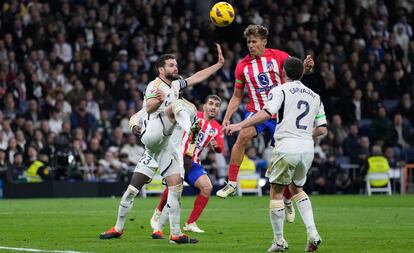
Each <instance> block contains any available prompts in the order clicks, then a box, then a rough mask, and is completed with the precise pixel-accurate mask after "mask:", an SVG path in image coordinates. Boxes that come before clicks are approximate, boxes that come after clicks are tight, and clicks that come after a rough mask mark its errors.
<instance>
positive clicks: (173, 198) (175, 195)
mask: <svg viewBox="0 0 414 253" xmlns="http://www.w3.org/2000/svg"><path fill="white" fill-rule="evenodd" d="M182 192H183V185H182V184H179V185H174V186H171V187H168V199H167V204H166V205H165V207H164V209H166V208H167V209H168V218H169V219H170V234H171V235H172V236H179V235H181V229H180V211H181V208H180V199H181V193H182Z"/></svg>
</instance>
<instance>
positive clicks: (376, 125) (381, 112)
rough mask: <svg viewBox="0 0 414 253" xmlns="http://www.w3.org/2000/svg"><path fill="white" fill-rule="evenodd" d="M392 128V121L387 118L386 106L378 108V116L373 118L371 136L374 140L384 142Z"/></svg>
mask: <svg viewBox="0 0 414 253" xmlns="http://www.w3.org/2000/svg"><path fill="white" fill-rule="evenodd" d="M391 128H392V122H391V120H390V119H388V118H387V111H386V110H385V107H380V108H379V109H378V113H377V117H376V118H375V119H373V120H372V123H371V127H370V131H369V133H370V137H371V140H372V141H373V142H377V143H381V144H383V142H384V140H385V138H386V136H387V134H388V132H389V131H390V130H391Z"/></svg>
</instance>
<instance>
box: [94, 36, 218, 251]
mask: <svg viewBox="0 0 414 253" xmlns="http://www.w3.org/2000/svg"><path fill="white" fill-rule="evenodd" d="M217 51H218V62H217V63H216V64H214V65H212V66H210V67H208V68H205V69H203V70H201V71H198V72H197V73H195V74H194V75H192V76H190V77H188V78H187V79H180V77H179V75H178V64H177V61H176V59H175V57H174V55H171V54H165V55H162V56H160V57H159V59H158V60H157V62H156V64H155V69H156V72H157V74H158V77H157V78H156V79H155V80H153V81H152V82H150V83H149V84H148V87H147V89H146V91H145V111H146V112H147V115H148V116H147V120H145V121H144V128H145V130H143V131H142V133H141V141H142V143H144V145H145V147H146V153H145V154H146V156H145V157H144V158H143V159H141V161H140V162H139V163H138V165H137V168H136V169H135V171H134V174H133V176H132V179H131V183H130V185H129V186H128V189H127V190H126V192H125V193H124V195H123V196H122V198H121V202H120V205H119V211H118V219H117V223H116V225H115V227H112V228H111V229H109V230H107V231H105V232H103V233H102V234H100V238H101V239H111V238H117V237H120V236H121V235H122V234H123V232H124V224H125V220H126V215H127V214H128V212H129V210H130V209H131V208H132V205H133V201H134V198H135V196H136V195H137V194H138V193H139V191H140V189H141V188H142V186H143V185H144V184H145V183H147V182H148V181H150V180H151V179H152V177H153V176H154V174H155V172H156V168H154V167H152V166H154V165H155V164H151V160H152V159H154V160H155V161H156V162H157V163H158V168H159V170H160V173H161V175H162V176H163V178H164V179H165V181H166V183H167V186H168V189H169V193H168V199H167V205H166V207H167V208H168V214H169V220H170V242H171V243H196V242H197V240H196V239H194V238H190V237H189V236H187V235H185V234H182V233H181V229H180V197H181V193H182V190H183V183H182V180H183V179H182V178H183V176H184V168H183V162H182V159H183V158H182V154H183V146H182V142H183V141H186V139H185V138H184V140H183V134H184V132H185V133H187V134H189V133H190V129H191V125H192V123H193V122H194V120H195V119H196V112H197V110H196V108H195V106H194V105H193V104H191V103H190V102H188V101H186V100H183V99H178V94H179V92H180V91H181V90H182V89H184V88H186V87H187V86H192V85H195V84H198V83H200V82H202V81H204V80H205V79H207V78H208V77H209V76H211V75H212V74H214V73H215V72H216V71H217V70H219V69H220V68H221V67H222V66H223V63H224V57H223V54H222V52H221V48H220V45H218V44H217ZM149 165H152V166H149Z"/></svg>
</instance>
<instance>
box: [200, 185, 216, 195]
mask: <svg viewBox="0 0 414 253" xmlns="http://www.w3.org/2000/svg"><path fill="white" fill-rule="evenodd" d="M212 190H213V186H212V185H211V183H208V184H207V183H206V184H203V185H202V186H201V187H200V193H202V194H203V195H207V196H210V195H211V191H212Z"/></svg>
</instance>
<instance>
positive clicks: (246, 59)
mask: <svg viewBox="0 0 414 253" xmlns="http://www.w3.org/2000/svg"><path fill="white" fill-rule="evenodd" d="M251 61H252V57H251V56H250V55H249V54H248V55H246V56H245V57H244V58H243V59H241V60H240V61H239V62H238V63H237V66H245V65H247V64H249V63H250V62H251Z"/></svg>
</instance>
